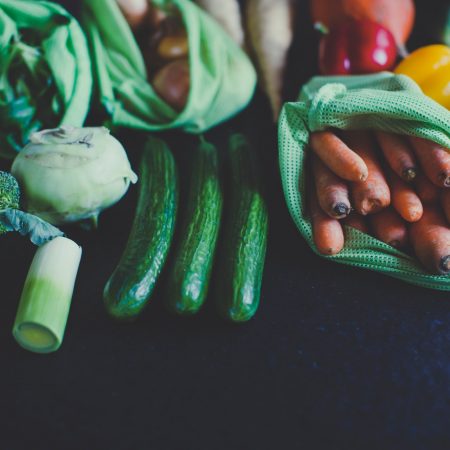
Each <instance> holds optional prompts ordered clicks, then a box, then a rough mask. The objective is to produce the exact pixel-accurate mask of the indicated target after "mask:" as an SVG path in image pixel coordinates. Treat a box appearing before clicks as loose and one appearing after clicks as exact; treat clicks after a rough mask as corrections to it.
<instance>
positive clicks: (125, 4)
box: [116, 0, 149, 30]
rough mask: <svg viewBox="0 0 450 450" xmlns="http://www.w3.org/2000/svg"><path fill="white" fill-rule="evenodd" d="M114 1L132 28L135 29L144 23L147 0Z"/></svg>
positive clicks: (147, 5) (147, 6) (146, 12)
mask: <svg viewBox="0 0 450 450" xmlns="http://www.w3.org/2000/svg"><path fill="white" fill-rule="evenodd" d="M116 1H117V4H118V5H119V8H120V10H121V11H122V14H123V15H124V17H125V20H126V21H127V22H128V25H130V28H131V29H132V30H137V29H138V28H140V27H141V25H143V24H144V22H145V20H146V18H147V15H148V13H149V3H148V1H147V0H116Z"/></svg>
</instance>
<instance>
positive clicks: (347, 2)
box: [309, 0, 415, 46]
mask: <svg viewBox="0 0 450 450" xmlns="http://www.w3.org/2000/svg"><path fill="white" fill-rule="evenodd" d="M309 3H310V10H311V18H312V21H313V23H322V24H323V25H325V26H326V27H327V28H329V29H331V28H334V27H335V26H336V25H338V24H339V23H341V22H342V21H344V20H346V19H350V18H352V19H357V20H363V19H366V20H371V21H373V22H377V23H379V24H380V25H383V26H384V27H386V28H387V29H388V30H390V31H391V32H392V34H393V35H394V37H395V40H396V42H397V44H398V45H399V46H402V45H403V44H404V43H405V42H406V40H407V39H408V37H409V35H410V34H411V31H412V29H413V25H414V16H415V6H414V1H413V0H309Z"/></svg>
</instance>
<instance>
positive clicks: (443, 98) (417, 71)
mask: <svg viewBox="0 0 450 450" xmlns="http://www.w3.org/2000/svg"><path fill="white" fill-rule="evenodd" d="M394 72H395V73H402V74H404V75H408V76H409V77H410V78H412V79H413V80H414V81H415V82H416V83H417V84H418V85H419V86H420V87H421V88H422V91H423V92H424V94H426V95H428V96H429V97H431V98H432V99H434V100H436V101H437V102H438V103H440V104H441V105H443V106H445V107H446V108H447V109H450V47H448V46H446V45H441V44H436V45H427V46H426V47H422V48H419V49H417V50H415V51H414V52H412V53H411V54H410V55H408V56H407V57H406V58H405V59H404V60H403V61H402V62H400V64H399V65H398V66H397V67H396V68H395V70H394Z"/></svg>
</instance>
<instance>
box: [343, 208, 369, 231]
mask: <svg viewBox="0 0 450 450" xmlns="http://www.w3.org/2000/svg"><path fill="white" fill-rule="evenodd" d="M342 223H343V224H344V225H347V226H348V227H352V228H356V229H357V230H359V231H361V232H362V233H366V234H370V228H369V224H368V223H367V219H366V217H365V216H362V215H361V214H358V213H356V212H352V213H350V214H349V215H348V216H347V217H345V218H344V219H343V220H342Z"/></svg>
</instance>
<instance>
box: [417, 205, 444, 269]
mask: <svg viewBox="0 0 450 450" xmlns="http://www.w3.org/2000/svg"><path fill="white" fill-rule="evenodd" d="M409 233H410V238H411V242H412V244H413V247H414V252H415V254H416V256H417V258H418V259H419V260H420V262H421V263H422V264H423V265H424V266H425V267H426V268H427V269H428V270H429V271H431V272H433V273H436V274H444V275H446V274H448V273H449V272H450V229H449V228H448V226H447V223H446V221H445V219H444V216H443V215H442V213H441V212H440V211H439V210H438V208H436V207H435V206H429V205H426V206H425V207H424V211H423V216H422V218H421V219H420V220H419V221H418V222H414V223H413V224H411V225H410V228H409Z"/></svg>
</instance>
